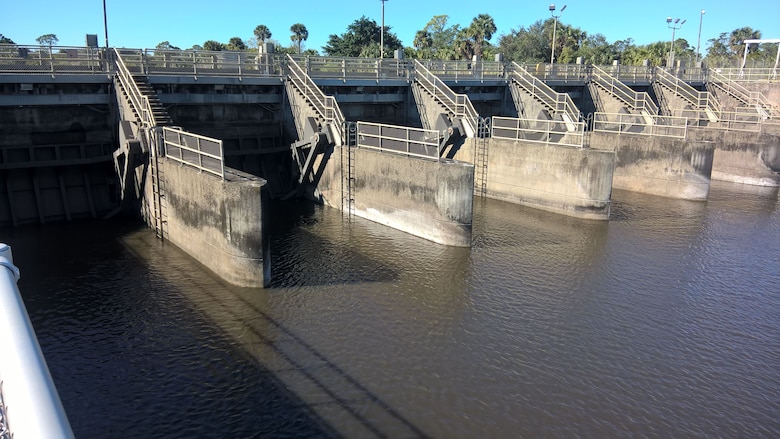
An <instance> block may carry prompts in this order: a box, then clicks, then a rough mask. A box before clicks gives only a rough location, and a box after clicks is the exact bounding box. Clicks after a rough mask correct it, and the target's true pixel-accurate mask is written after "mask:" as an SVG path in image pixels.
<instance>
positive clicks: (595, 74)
mask: <svg viewBox="0 0 780 439" xmlns="http://www.w3.org/2000/svg"><path fill="white" fill-rule="evenodd" d="M590 77H591V81H593V83H594V84H596V85H598V86H599V87H601V88H602V89H603V90H604V91H606V92H607V93H609V94H611V95H612V96H614V97H615V98H617V99H618V100H620V101H621V102H623V103H624V104H626V105H627V106H628V107H629V108H631V109H632V110H636V111H645V112H647V113H648V114H650V115H657V114H658V106H657V105H656V104H655V102H653V101H652V99H650V95H648V94H647V93H644V92H636V91H634V90H632V89H631V87H629V86H627V85H626V84H624V83H622V82H621V81H619V80H618V79H617V78H615V77H613V76H611V75H610V74H609V73H607V72H605V71H604V70H603V69H601V68H600V67H598V66H593V68H592V70H591V76H590Z"/></svg>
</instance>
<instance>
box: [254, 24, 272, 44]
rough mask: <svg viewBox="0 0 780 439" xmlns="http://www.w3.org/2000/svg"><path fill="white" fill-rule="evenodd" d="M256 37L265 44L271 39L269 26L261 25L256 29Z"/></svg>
mask: <svg viewBox="0 0 780 439" xmlns="http://www.w3.org/2000/svg"><path fill="white" fill-rule="evenodd" d="M255 37H256V38H257V41H259V42H260V43H265V42H266V40H268V39H270V38H271V31H270V30H269V29H268V26H266V25H264V24H259V25H257V27H256V28H255Z"/></svg>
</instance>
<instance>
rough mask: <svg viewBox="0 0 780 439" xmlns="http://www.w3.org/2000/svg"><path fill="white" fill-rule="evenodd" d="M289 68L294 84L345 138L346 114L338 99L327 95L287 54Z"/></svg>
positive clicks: (324, 120) (324, 119)
mask: <svg viewBox="0 0 780 439" xmlns="http://www.w3.org/2000/svg"><path fill="white" fill-rule="evenodd" d="M287 70H288V72H289V74H288V75H287V77H288V78H289V79H290V82H291V83H292V85H293V86H294V87H295V88H297V89H298V91H300V92H301V94H303V95H304V97H305V98H306V99H307V100H308V101H309V103H311V105H312V107H314V111H315V112H316V113H317V115H318V116H319V117H320V119H322V121H323V122H325V123H328V124H330V125H331V127H332V129H334V130H337V131H338V133H339V134H340V137H341V139H344V120H345V119H344V114H343V113H342V112H341V108H339V106H338V103H337V102H336V99H335V98H334V97H333V96H327V95H326V94H325V93H323V92H322V90H321V89H320V88H319V87H318V86H317V84H315V83H314V81H313V80H312V79H311V77H309V75H307V74H306V72H305V71H304V70H303V69H302V68H301V66H299V65H298V63H297V62H295V59H294V58H293V57H292V56H290V55H289V54H288V55H287Z"/></svg>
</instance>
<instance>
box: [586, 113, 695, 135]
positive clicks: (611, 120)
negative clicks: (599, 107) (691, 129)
mask: <svg viewBox="0 0 780 439" xmlns="http://www.w3.org/2000/svg"><path fill="white" fill-rule="evenodd" d="M648 117H649V118H651V119H652V120H647V118H648ZM593 131H594V132H607V133H620V134H636V135H644V136H659V137H674V138H678V139H685V138H686V137H687V135H688V118H687V117H675V116H655V115H653V116H643V115H639V114H625V113H603V112H599V111H597V112H595V113H593Z"/></svg>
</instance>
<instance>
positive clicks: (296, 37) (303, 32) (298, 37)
mask: <svg viewBox="0 0 780 439" xmlns="http://www.w3.org/2000/svg"><path fill="white" fill-rule="evenodd" d="M290 32H292V35H291V36H290V39H291V40H292V41H293V42H294V43H297V45H298V54H300V53H301V42H303V41H306V40H308V39H309V31H308V30H307V29H306V26H304V25H302V24H301V23H295V24H294V25H292V26H290Z"/></svg>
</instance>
